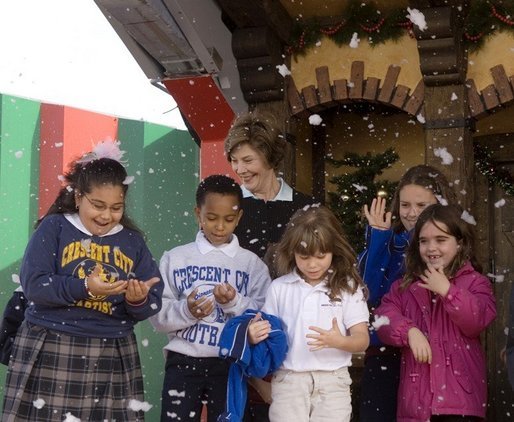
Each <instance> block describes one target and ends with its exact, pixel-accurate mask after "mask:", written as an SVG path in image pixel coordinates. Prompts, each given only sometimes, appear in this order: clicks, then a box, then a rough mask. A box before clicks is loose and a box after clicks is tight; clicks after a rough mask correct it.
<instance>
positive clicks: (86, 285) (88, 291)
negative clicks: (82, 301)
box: [84, 277, 96, 299]
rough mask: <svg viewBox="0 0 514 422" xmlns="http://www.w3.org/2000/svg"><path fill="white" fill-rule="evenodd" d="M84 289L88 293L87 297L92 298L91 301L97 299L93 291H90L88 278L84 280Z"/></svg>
mask: <svg viewBox="0 0 514 422" xmlns="http://www.w3.org/2000/svg"><path fill="white" fill-rule="evenodd" d="M84 287H85V288H86V292H87V295H88V296H89V297H90V298H91V299H95V298H96V296H95V295H94V294H93V293H91V290H89V286H88V284H87V277H86V278H85V279H84Z"/></svg>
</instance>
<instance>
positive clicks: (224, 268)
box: [150, 231, 271, 357]
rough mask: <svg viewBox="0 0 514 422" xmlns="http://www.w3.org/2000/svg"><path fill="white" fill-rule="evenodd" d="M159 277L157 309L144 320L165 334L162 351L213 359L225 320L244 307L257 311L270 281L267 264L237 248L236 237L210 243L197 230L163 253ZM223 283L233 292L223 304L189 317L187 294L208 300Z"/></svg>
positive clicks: (262, 302)
mask: <svg viewBox="0 0 514 422" xmlns="http://www.w3.org/2000/svg"><path fill="white" fill-rule="evenodd" d="M159 268H160V272H161V275H162V278H163V280H164V292H163V297H162V309H161V311H160V312H159V313H158V314H156V315H154V316H153V317H152V318H150V322H151V323H152V325H153V326H154V327H155V329H156V330H157V331H159V332H163V333H166V334H167V336H168V344H167V345H166V346H165V347H164V350H165V353H166V350H170V351H174V352H178V353H181V354H184V355H188V356H193V357H217V356H218V350H219V349H218V343H219V337H220V334H221V331H222V330H223V327H224V326H225V322H226V320H227V319H228V318H230V317H231V316H236V315H240V314H242V313H243V312H244V311H245V310H246V309H260V308H261V307H262V305H263V304H264V300H265V296H266V292H267V290H268V287H269V284H270V282H271V279H270V275H269V271H268V267H267V266H266V264H264V262H263V261H262V260H261V259H260V258H259V257H258V256H257V255H256V254H254V253H253V252H250V251H249V250H247V249H244V248H242V247H241V246H239V242H238V240H237V236H235V235H233V236H232V240H231V242H230V243H227V244H224V245H221V246H219V247H216V246H213V245H212V244H211V243H210V242H209V241H208V240H207V239H206V238H205V236H204V234H203V232H202V231H200V232H198V234H197V235H196V240H195V241H194V242H191V243H188V244H186V245H182V246H178V247H176V248H173V249H171V250H170V251H167V252H165V253H164V255H163V256H162V258H161V261H160V266H159ZM219 283H229V284H230V285H231V286H233V287H234V288H235V289H236V291H237V294H236V296H235V298H234V299H233V300H232V301H230V302H229V303H227V304H224V305H221V304H219V303H216V306H215V308H214V311H213V312H212V313H211V314H210V315H209V316H207V317H205V318H203V319H198V318H197V317H196V316H194V315H192V314H191V312H190V311H189V308H188V306H187V297H188V296H189V294H190V293H191V292H192V291H193V290H195V289H198V291H197V295H198V296H201V295H205V296H208V297H210V299H211V300H213V301H214V296H213V294H212V290H213V289H214V287H215V286H216V285H217V284H219Z"/></svg>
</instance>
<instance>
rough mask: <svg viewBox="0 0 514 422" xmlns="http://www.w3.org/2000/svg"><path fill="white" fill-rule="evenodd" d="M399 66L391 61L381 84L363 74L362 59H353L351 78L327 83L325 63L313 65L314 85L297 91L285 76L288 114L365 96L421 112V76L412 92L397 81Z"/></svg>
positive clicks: (422, 97) (373, 100) (362, 98)
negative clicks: (316, 66) (314, 66)
mask: <svg viewBox="0 0 514 422" xmlns="http://www.w3.org/2000/svg"><path fill="white" fill-rule="evenodd" d="M400 70H401V67H400V66H397V65H390V66H389V68H388V69H387V73H386V76H385V79H384V82H383V83H382V86H380V79H378V78H375V77H368V78H364V62H363V61H354V62H353V63H352V66H351V74H350V80H347V79H337V80H335V81H333V83H332V84H331V83H330V76H329V72H328V67H327V66H321V67H318V68H316V81H317V85H318V86H317V87H316V86H314V85H309V86H307V87H304V88H302V89H301V91H300V92H299V91H298V89H297V88H296V86H295V83H294V80H293V78H292V77H291V76H288V77H287V80H286V86H287V99H288V103H289V110H290V112H291V115H293V116H296V117H303V116H307V115H309V114H312V113H318V112H320V111H322V110H324V109H327V108H330V107H333V106H335V105H337V104H342V103H348V102H349V101H354V100H364V101H370V102H377V103H381V104H386V105H389V106H392V107H395V108H398V109H400V110H403V111H405V112H406V113H408V114H410V115H413V116H416V115H417V114H419V113H422V105H423V99H424V84H423V80H420V81H419V82H418V84H417V86H416V88H415V89H414V91H413V92H412V93H410V88H409V87H407V86H404V85H400V84H397V81H398V75H399V74H400Z"/></svg>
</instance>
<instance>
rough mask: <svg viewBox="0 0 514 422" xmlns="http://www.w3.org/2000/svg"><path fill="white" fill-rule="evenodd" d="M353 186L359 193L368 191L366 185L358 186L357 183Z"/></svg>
mask: <svg viewBox="0 0 514 422" xmlns="http://www.w3.org/2000/svg"><path fill="white" fill-rule="evenodd" d="M352 186H353V187H354V188H355V189H357V190H358V191H359V192H362V191H365V190H367V189H368V187H367V186H364V185H358V184H357V183H352Z"/></svg>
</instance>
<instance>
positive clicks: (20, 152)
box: [14, 151, 23, 159]
mask: <svg viewBox="0 0 514 422" xmlns="http://www.w3.org/2000/svg"><path fill="white" fill-rule="evenodd" d="M14 156H15V157H16V158H18V159H20V158H21V157H23V151H16V152H15V153H14Z"/></svg>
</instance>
